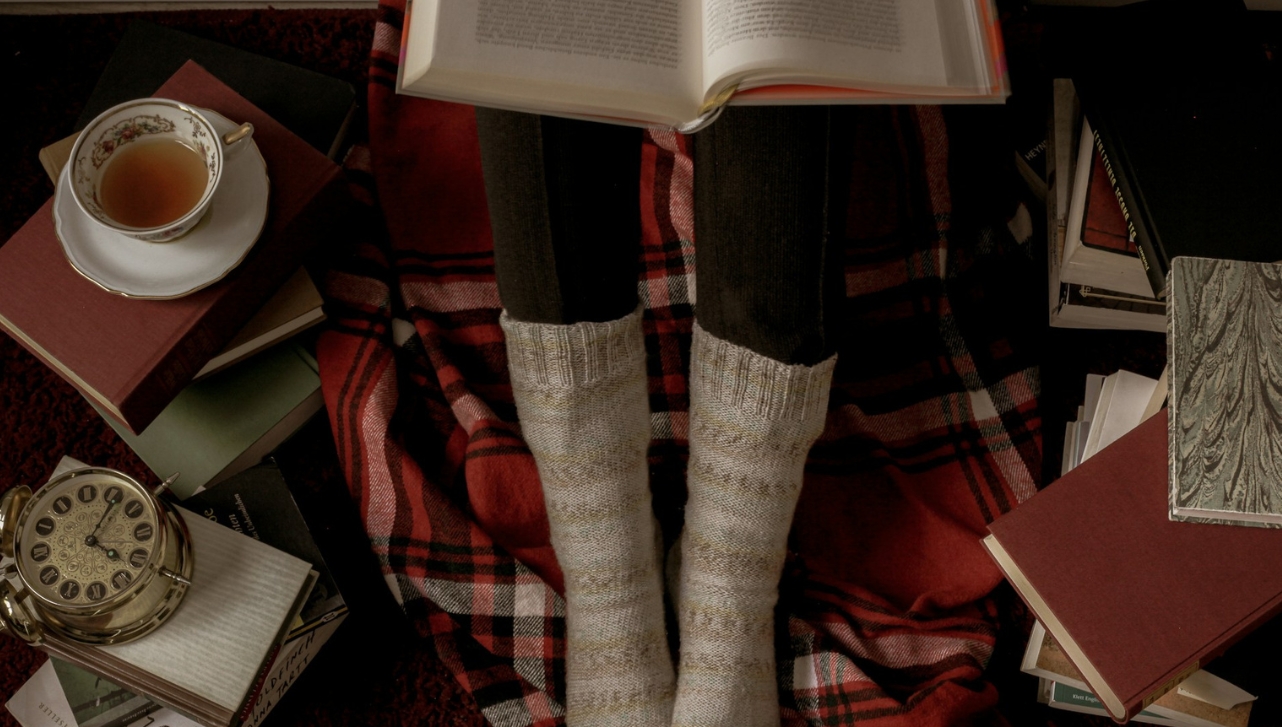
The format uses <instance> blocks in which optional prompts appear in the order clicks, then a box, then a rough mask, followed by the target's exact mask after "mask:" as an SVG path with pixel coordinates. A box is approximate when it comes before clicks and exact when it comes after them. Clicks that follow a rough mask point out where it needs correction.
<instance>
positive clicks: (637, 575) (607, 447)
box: [501, 309, 675, 727]
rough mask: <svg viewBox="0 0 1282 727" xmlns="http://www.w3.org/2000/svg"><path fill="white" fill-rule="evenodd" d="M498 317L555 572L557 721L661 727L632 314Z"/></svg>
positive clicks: (668, 685)
mask: <svg viewBox="0 0 1282 727" xmlns="http://www.w3.org/2000/svg"><path fill="white" fill-rule="evenodd" d="M501 323H502V326H503V330H504V333H505V335H506V339H507V351H508V365H509V370H510V372H511V378H512V390H513V397H514V399H515V401H516V406H517V413H518V416H519V417H520V421H521V430H522V433H523V435H524V437H525V441H526V443H527V444H528V445H529V447H530V451H531V452H532V453H533V455H534V461H535V463H536V464H537V466H538V470H539V478H540V480H541V481H542V485H543V497H544V500H545V503H546V506H547V512H548V522H549V526H550V528H551V536H552V546H553V549H554V550H555V551H556V554H557V560H558V562H559V563H560V565H561V570H562V572H563V573H564V576H565V600H566V657H565V658H566V724H567V725H569V726H570V727H590V726H591V727H598V726H599V727H669V725H670V724H671V719H672V704H673V695H674V690H675V678H674V675H673V668H672V661H671V657H670V656H669V651H668V645H667V635H666V628H665V625H664V613H663V586H662V580H661V569H660V567H659V560H658V549H657V547H656V536H657V535H658V533H657V531H656V527H657V526H656V525H655V522H654V517H653V513H652V511H651V506H650V487H649V468H648V465H647V461H646V454H647V450H648V448H649V444H650V409H649V399H648V392H647V382H646V371H645V345H644V339H643V335H642V330H641V313H640V310H639V309H638V310H637V311H636V312H634V313H632V314H630V315H628V316H625V317H624V318H621V319H618V320H614V321H608V322H605V323H590V322H589V323H577V324H573V325H554V324H546V323H522V322H519V321H516V320H513V319H512V318H510V317H509V316H508V315H507V314H506V313H504V315H503V318H502V320H501Z"/></svg>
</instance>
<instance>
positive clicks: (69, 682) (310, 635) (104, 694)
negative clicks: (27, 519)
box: [11, 460, 347, 727]
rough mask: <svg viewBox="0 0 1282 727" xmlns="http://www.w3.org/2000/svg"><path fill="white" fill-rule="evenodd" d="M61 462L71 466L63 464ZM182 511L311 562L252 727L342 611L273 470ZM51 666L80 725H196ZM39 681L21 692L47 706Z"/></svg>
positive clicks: (258, 470)
mask: <svg viewBox="0 0 1282 727" xmlns="http://www.w3.org/2000/svg"><path fill="white" fill-rule="evenodd" d="M64 461H65V462H67V463H68V465H69V464H70V461H69V460H64ZM183 507H185V508H187V509H188V510H190V511H191V512H192V513H195V515H197V516H200V517H203V518H205V519H207V520H210V521H213V522H216V523H218V524H220V525H223V526H225V527H227V528H230V529H232V530H235V531H236V532H238V533H241V534H242V535H247V536H249V537H251V538H253V539H255V540H258V541H260V542H263V543H266V544H267V545H270V546H272V547H273V548H277V549H278V550H280V551H282V552H284V553H287V554H289V555H292V556H295V557H297V558H300V559H302V560H303V561H306V562H307V563H310V564H312V566H313V568H314V570H315V571H316V574H317V578H316V583H315V586H314V587H313V588H312V591H311V593H310V594H309V595H308V596H307V600H306V601H305V602H304V604H303V607H302V609H301V610H300V611H299V614H298V618H297V619H295V621H294V623H293V624H292V626H291V628H290V631H289V635H288V636H287V637H286V639H285V643H284V644H283V645H282V646H281V647H280V650H279V651H277V652H276V653H275V655H274V657H273V658H272V660H271V665H270V667H269V668H267V669H266V670H265V672H264V674H263V676H262V677H260V678H259V680H258V682H257V683H256V685H255V687H254V694H255V695H256V696H255V698H254V699H253V707H252V709H250V711H249V712H248V715H247V716H246V717H245V719H244V721H243V722H242V723H241V725H242V727H255V726H256V725H258V724H259V723H261V722H262V720H263V719H264V718H265V717H266V716H267V715H268V714H269V713H270V712H271V710H272V708H273V707H275V706H276V705H277V704H279V703H280V700H281V698H282V697H283V696H284V694H285V692H287V691H288V690H289V688H290V687H291V686H292V685H293V684H294V683H295V682H296V681H297V679H298V677H299V676H300V675H301V674H302V672H303V669H304V668H306V666H307V665H308V664H309V663H311V661H312V658H313V657H314V656H315V654H316V653H317V651H318V650H319V649H320V648H321V646H322V645H324V643H325V642H326V641H328V640H329V638H330V637H331V636H332V635H333V634H334V632H335V631H336V630H337V629H338V627H339V625H340V624H342V622H343V621H344V620H345V619H346V617H347V605H346V603H345V602H344V600H343V596H342V594H341V593H340V592H339V590H338V586H337V584H336V583H335V582H334V578H333V575H332V574H331V573H330V570H329V568H328V566H327V565H326V564H325V559H324V557H323V556H322V555H321V553H320V549H319V548H317V547H316V543H315V541H313V540H312V538H311V536H310V535H309V534H308V533H309V529H308V525H307V522H306V520H304V519H303V515H302V513H301V512H300V511H299V509H298V505H297V504H296V503H295V502H294V498H293V496H292V495H291V494H290V492H289V487H288V485H287V484H286V482H285V477H284V475H282V474H281V471H280V469H279V468H277V467H276V465H275V464H273V463H265V464H262V465H259V466H256V467H252V468H250V469H248V470H246V471H245V472H242V473H241V474H239V475H237V476H235V477H233V478H231V479H229V480H227V481H226V482H224V483H222V484H221V485H219V486H218V487H211V488H210V489H207V490H205V491H203V492H200V493H198V494H196V495H193V496H192V497H189V498H187V499H186V500H185V501H184V502H183ZM50 662H51V663H52V664H53V665H54V667H55V671H56V673H57V678H58V682H60V683H61V685H62V690H63V692H64V693H65V695H66V701H67V702H69V703H70V704H69V707H68V709H69V711H70V712H71V714H72V715H73V716H74V718H75V723H77V724H78V725H79V727H133V725H134V724H135V722H138V720H139V718H140V717H142V716H145V715H149V714H152V715H155V717H156V724H157V725H160V724H163V723H164V722H166V721H168V723H169V727H187V726H188V725H193V724H195V723H193V722H190V721H189V720H187V719H186V718H184V717H181V716H180V715H177V714H175V713H173V712H172V710H169V709H167V708H165V707H162V706H161V705H160V704H158V703H156V702H154V701H152V700H151V699H148V698H146V697H143V696H139V695H137V694H134V693H133V692H130V691H129V690H127V689H124V688H122V687H120V686H118V685H116V684H114V683H112V682H110V681H108V680H106V679H103V678H102V677H100V676H97V675H95V674H91V673H90V672H87V671H85V670H83V669H81V668H79V667H77V666H74V665H72V664H69V663H67V662H64V661H61V660H58V659H51V660H50ZM41 679H43V676H42V675H41V674H37V675H36V676H33V677H32V678H31V679H30V680H29V681H28V686H24V688H23V689H24V691H25V690H29V689H36V690H37V691H39V692H40V693H41V695H42V697H41V699H42V701H44V702H49V701H51V700H52V699H53V695H50V694H48V691H49V690H50V689H52V688H55V687H56V685H44V684H42V683H41V682H40V680H41ZM33 683H35V684H34V685H33ZM16 698H17V697H15V699H16ZM54 701H56V700H54ZM11 709H12V707H11ZM20 719H21V717H20ZM140 724H141V723H140ZM148 724H150V723H148Z"/></svg>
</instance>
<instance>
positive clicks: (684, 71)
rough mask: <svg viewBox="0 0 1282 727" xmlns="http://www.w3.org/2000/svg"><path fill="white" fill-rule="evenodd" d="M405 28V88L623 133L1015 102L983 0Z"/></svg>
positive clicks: (506, 9) (561, 15)
mask: <svg viewBox="0 0 1282 727" xmlns="http://www.w3.org/2000/svg"><path fill="white" fill-rule="evenodd" d="M404 28H405V30H404V37H403V38H402V44H401V50H402V58H401V66H400V76H399V78H398V81H397V90H398V91H399V92H400V93H404V94H410V95H415V96H426V97H430V98H439V99H445V100H450V101H461V102H464V103H471V104H477V105H482V106H491V107H495V108H508V109H515V110H519V111H531V112H538V113H548V114H554V115H560V116H574V117H586V118H596V119H600V120H610V121H615V122H619V123H633V124H655V125H664V126H674V127H678V128H683V129H686V130H690V129H693V128H697V126H698V125H699V124H700V123H702V122H706V121H708V120H710V119H711V118H712V117H713V116H715V113H716V110H717V109H719V108H720V107H721V106H722V105H724V104H725V103H726V102H727V101H728V102H730V103H744V104H809V103H905V102H907V103H924V102H929V103H946V102H966V103H974V102H979V101H991V102H1001V101H1003V100H1004V99H1005V98H1006V96H1007V93H1008V89H1007V82H1006V75H1005V67H1004V61H1003V59H1002V47H1001V40H1000V34H999V31H998V28H997V20H996V13H995V11H994V9H993V7H992V2H991V0H804V1H803V0H543V1H542V2H531V1H530V0H477V1H476V2H450V1H448V0H412V2H411V3H409V4H407V7H406V18H405V25H404Z"/></svg>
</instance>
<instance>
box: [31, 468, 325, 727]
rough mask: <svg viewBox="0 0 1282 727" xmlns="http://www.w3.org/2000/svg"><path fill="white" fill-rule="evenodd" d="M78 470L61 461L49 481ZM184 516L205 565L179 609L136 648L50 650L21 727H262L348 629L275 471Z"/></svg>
mask: <svg viewBox="0 0 1282 727" xmlns="http://www.w3.org/2000/svg"><path fill="white" fill-rule="evenodd" d="M81 466H84V465H83V464H82V463H80V462H77V461H76V460H74V459H71V458H70V457H64V458H63V460H62V462H61V463H60V464H59V467H58V469H57V470H55V471H54V473H53V475H51V476H57V475H58V474H60V473H61V472H63V471H66V470H69V469H74V468H76V467H81ZM183 507H184V508H185V512H183V513H182V514H183V517H184V520H185V521H186V523H187V525H188V528H189V529H190V530H191V532H192V537H193V540H194V547H195V548H196V549H197V552H198V553H199V554H200V561H199V563H198V566H197V571H196V573H195V574H194V576H193V579H192V588H191V591H190V592H189V593H188V595H187V597H186V599H185V600H184V603H183V604H182V606H181V607H180V608H179V610H178V611H177V612H176V613H175V615H174V616H173V617H172V619H171V620H170V622H168V623H166V624H165V626H164V627H163V628H161V629H158V630H157V631H156V632H155V633H153V634H151V635H148V636H146V637H143V638H142V639H139V640H137V641H134V642H130V643H127V644H122V645H116V646H110V647H98V648H95V647H85V646H80V645H76V644H66V643H53V644H50V645H48V646H47V647H46V651H48V652H49V653H50V655H51V657H52V658H51V659H50V660H49V662H48V663H46V664H45V665H44V666H43V667H42V668H41V669H40V670H39V671H37V672H36V674H35V675H34V676H32V677H31V679H29V680H28V681H27V683H26V684H25V685H23V687H22V688H21V689H20V690H19V691H18V692H17V693H15V694H14V696H13V697H12V698H11V699H10V700H9V702H8V703H7V704H6V707H7V708H8V709H9V711H10V713H12V714H13V716H14V717H15V718H16V719H17V720H18V722H19V723H21V724H22V725H23V727H37V726H43V725H61V726H63V727H65V726H66V725H78V727H128V726H131V725H135V724H137V725H140V726H141V725H150V724H153V723H163V724H168V725H169V726H170V727H186V726H188V725H203V726H204V727H257V725H259V724H261V722H262V720H263V719H264V718H265V717H266V716H267V715H268V714H269V713H270V712H271V710H272V708H274V707H275V706H276V705H277V704H279V703H280V700H281V698H282V697H283V696H284V694H285V693H286V692H287V691H288V690H289V688H290V687H291V686H292V685H293V684H294V683H295V682H296V681H297V679H298V677H299V676H300V674H301V673H302V671H303V669H304V668H305V667H306V666H307V665H308V664H309V663H310V662H311V661H312V659H313V657H314V656H315V654H316V653H317V651H318V650H319V649H320V648H321V646H322V645H324V643H325V642H326V641H328V640H329V638H330V637H331V636H332V635H333V634H334V632H335V631H336V630H337V629H338V626H339V625H340V624H341V623H342V622H343V621H344V620H345V618H346V616H347V606H346V604H345V602H344V600H343V597H342V594H341V593H340V592H339V590H338V588H337V586H336V584H335V582H334V580H333V577H332V575H331V574H330V571H329V569H328V567H327V566H326V564H325V560H324V558H323V557H322V556H321V554H320V552H319V550H318V549H317V548H316V545H315V543H314V542H313V541H312V539H311V537H310V536H309V535H308V529H307V523H306V522H305V521H304V520H303V517H302V514H301V513H300V512H299V510H298V507H297V505H296V504H295V502H294V500H293V497H292V496H291V495H290V493H289V488H288V486H287V485H286V482H285V479H284V477H283V475H282V474H281V472H280V470H279V469H278V468H276V466H275V465H273V464H263V465H259V466H257V467H254V468H251V469H249V470H246V471H245V472H243V473H241V474H239V475H237V476H236V477H233V478H231V479H229V480H227V481H226V482H223V483H222V484H220V485H218V486H217V487H213V488H210V489H209V490H206V491H205V492H203V493H200V494H198V495H195V496H193V497H190V498H188V499H186V500H184V501H183ZM202 584H203V585H202Z"/></svg>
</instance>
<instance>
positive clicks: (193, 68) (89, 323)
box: [0, 63, 345, 432]
mask: <svg viewBox="0 0 1282 727" xmlns="http://www.w3.org/2000/svg"><path fill="white" fill-rule="evenodd" d="M158 93H159V94H161V95H163V96H167V97H171V98H177V99H179V100H182V101H186V102H188V103H193V104H196V105H197V106H202V107H206V108H212V109H214V110H216V111H218V112H220V113H223V114H224V115H226V116H227V117H228V118H232V119H237V120H242V121H251V122H253V124H254V126H255V129H256V131H255V135H254V141H255V142H256V143H257V144H258V147H259V149H260V150H261V152H262V154H263V156H264V158H265V159H266V161H267V166H268V173H269V175H270V177H271V198H270V208H269V216H268V222H267V226H266V228H265V229H264V231H263V234H262V236H261V238H260V239H259V240H258V242H257V244H256V245H255V246H254V248H253V249H252V250H251V252H250V253H249V255H248V257H247V258H246V259H245V261H244V262H243V263H241V265H240V266H239V267H237V268H236V269H235V270H234V271H232V272H231V273H230V274H229V275H228V276H227V277H226V278H224V279H223V280H222V281H220V282H218V283H216V284H214V285H211V286H210V287H208V288H205V289H203V290H200V291H197V292H196V293H193V294H191V295H188V296H186V297H183V298H177V299H174V300H131V299H127V298H124V297H120V296H116V295H112V294H110V293H107V292H105V291H104V290H102V289H100V288H99V287H97V286H96V285H95V284H93V283H92V282H90V281H88V280H87V279H85V278H83V277H82V276H81V275H80V274H78V273H77V272H76V271H75V270H74V269H73V268H72V267H71V266H70V265H69V264H68V263H67V260H66V258H65V256H64V255H63V252H62V249H61V247H60V245H59V243H58V239H57V236H56V233H55V231H54V224H53V216H52V211H51V207H52V202H49V203H46V204H45V205H44V206H43V207H41V209H40V210H39V211H38V212H37V213H36V214H35V216H34V217H32V218H31V220H30V221H28V222H27V224H26V225H24V226H23V227H22V229H20V230H19V231H18V232H17V233H16V234H15V235H14V236H13V237H12V238H10V240H9V241H8V242H7V243H6V244H5V245H4V246H3V247H0V327H3V328H4V329H5V330H6V331H7V332H8V333H9V334H10V335H11V336H13V337H14V338H15V339H17V340H18V341H19V342H20V343H22V344H23V345H24V346H25V347H26V348H27V349H28V350H29V351H31V352H32V353H33V354H34V355H35V356H37V357H38V358H40V359H41V360H43V361H44V362H45V363H46V364H48V365H49V366H51V367H52V368H54V369H55V370H57V371H58V372H59V373H60V374H61V375H62V376H63V377H64V378H65V379H66V380H67V381H68V382H70V383H71V384H72V385H73V386H76V387H77V388H79V389H80V390H81V391H82V392H84V393H85V394H86V395H87V396H89V397H90V398H91V399H92V400H93V401H94V402H95V403H97V404H99V405H100V406H101V407H102V408H103V409H104V410H105V411H107V412H108V413H110V414H111V416H113V417H114V418H116V419H117V420H119V421H121V422H122V423H124V424H125V425H126V426H128V427H129V429H130V430H132V431H135V432H138V431H141V430H142V429H143V428H145V427H146V426H147V424H149V423H150V422H151V421H152V420H153V419H155V417H156V415H158V414H159V413H160V411H161V410H163V409H164V408H165V406H167V405H168V404H169V403H170V402H171V401H173V399H174V397H175V396H177V395H178V392H180V391H181V390H182V389H183V388H184V387H185V386H186V385H187V384H188V383H189V382H190V381H191V380H192V378H193V376H194V375H195V374H196V372H197V371H199V370H200V369H201V367H203V366H204V365H205V364H206V363H207V362H208V361H209V359H210V358H211V357H212V356H213V355H214V354H216V353H218V352H219V350H220V349H222V347H223V346H225V345H226V344H227V342H228V341H229V340H231V338H232V336H234V335H235V334H236V332H237V331H238V330H239V329H240V328H241V327H242V326H243V325H244V324H245V323H246V322H247V321H248V320H249V319H250V318H251V317H252V316H253V314H254V313H255V312H256V311H257V310H259V309H260V308H261V307H262V305H263V304H264V303H265V302H266V300H267V299H268V298H269V297H270V296H271V294H272V293H273V292H275V291H276V290H278V289H279V288H280V286H281V284H282V283H284V282H285V280H286V278H288V277H289V275H290V274H291V273H293V272H294V271H296V270H297V269H298V268H299V266H300V264H301V263H302V260H303V256H304V254H305V253H306V251H307V250H308V249H309V248H310V247H311V246H312V245H313V244H315V243H316V242H317V241H318V240H321V239H324V238H325V237H326V236H327V235H328V234H332V231H333V229H334V228H335V226H336V221H335V216H336V215H338V214H341V209H342V204H343V200H344V196H343V195H344V194H345V192H344V190H343V189H342V185H341V184H340V183H339V179H340V172H339V169H338V167H337V166H336V165H335V164H334V163H333V162H332V161H330V160H329V159H328V158H326V157H325V155H323V154H321V153H320V152H317V151H316V150H315V149H313V148H312V147H310V146H308V145H307V143H306V142H304V141H303V140H302V139H300V138H299V137H297V136H295V135H294V134H292V133H291V132H290V131H288V130H287V129H286V128H285V127H283V126H281V125H280V124H279V123H277V122H276V121H275V120H273V119H271V118H270V117H268V116H267V115H266V114H264V113H263V112H262V111H260V110H259V109H257V108H256V107H254V106H253V105H252V104H250V103H248V102H247V101H245V100H244V99H243V98H241V97H240V96H238V95H237V94H236V93H235V92H233V91H232V90H231V89H230V88H228V87H227V86H226V85H225V84H223V83H221V82H220V81H218V80H217V79H216V78H214V77H213V76H211V75H210V74H209V73H208V72H206V71H205V70H204V69H202V68H201V67H200V66H197V65H196V64H194V63H188V64H186V65H184V66H183V68H182V69H181V70H180V71H179V72H178V73H176V74H175V75H174V76H173V77H172V78H171V79H170V80H169V82H167V83H166V84H165V85H164V86H163V87H162V88H161V89H159V91H158Z"/></svg>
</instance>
